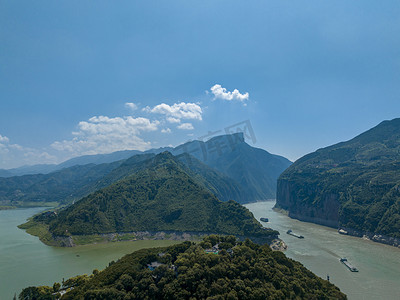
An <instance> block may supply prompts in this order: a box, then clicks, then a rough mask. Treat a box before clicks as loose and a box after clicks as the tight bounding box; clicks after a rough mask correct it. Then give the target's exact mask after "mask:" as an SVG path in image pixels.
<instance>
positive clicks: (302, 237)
mask: <svg viewBox="0 0 400 300" xmlns="http://www.w3.org/2000/svg"><path fill="white" fill-rule="evenodd" d="M286 233H287V234H289V235H292V236H294V237H297V238H298V239H304V236H302V235H299V234H297V233H294V232H293V231H292V229H289V230H288V231H287V232H286Z"/></svg>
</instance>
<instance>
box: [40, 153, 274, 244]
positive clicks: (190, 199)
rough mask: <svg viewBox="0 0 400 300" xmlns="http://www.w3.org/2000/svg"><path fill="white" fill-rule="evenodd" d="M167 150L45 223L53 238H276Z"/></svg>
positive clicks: (245, 210)
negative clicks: (147, 234)
mask: <svg viewBox="0 0 400 300" xmlns="http://www.w3.org/2000/svg"><path fill="white" fill-rule="evenodd" d="M185 168H186V167H185V166H184V165H183V164H182V163H180V162H179V160H178V159H176V158H175V157H174V156H173V155H171V154H170V153H169V152H164V153H161V154H159V155H157V156H155V157H153V158H151V159H149V160H146V161H144V162H143V164H142V167H141V168H139V170H138V171H137V172H136V173H135V174H134V175H131V176H129V177H127V178H124V179H122V180H119V181H117V182H116V183H113V184H111V185H110V186H108V187H106V188H103V189H101V190H99V191H97V192H94V193H92V194H90V195H89V196H87V197H85V198H83V199H81V200H80V201H78V202H76V203H75V204H74V205H71V206H70V207H68V208H66V209H64V210H61V211H60V212H59V214H58V216H57V217H54V215H53V216H52V218H49V219H46V218H45V217H44V216H43V215H40V216H38V217H36V220H37V221H40V222H46V223H47V224H48V226H49V231H50V232H51V233H52V234H53V235H55V236H68V235H88V234H99V233H115V232H132V231H161V230H162V231H180V232H185V231H194V232H210V233H224V234H234V235H242V236H263V237H269V236H270V237H272V236H276V235H277V234H278V233H277V232H276V231H273V230H267V229H263V228H262V226H261V224H260V223H259V222H258V221H257V220H255V219H254V217H253V215H252V214H251V212H250V211H249V210H248V209H246V208H245V207H243V206H241V205H240V204H238V203H236V202H234V201H228V202H222V201H219V200H218V199H217V198H216V197H215V196H214V195H213V194H212V193H211V192H210V191H209V190H208V189H206V188H205V187H204V186H203V185H202V184H201V183H199V182H198V181H196V179H195V178H193V177H192V176H190V174H188V173H187V172H186V171H185Z"/></svg>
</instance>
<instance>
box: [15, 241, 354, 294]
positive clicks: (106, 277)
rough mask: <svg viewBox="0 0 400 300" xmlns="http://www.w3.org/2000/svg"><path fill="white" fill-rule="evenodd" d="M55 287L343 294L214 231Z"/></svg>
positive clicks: (281, 259)
mask: <svg viewBox="0 0 400 300" xmlns="http://www.w3.org/2000/svg"><path fill="white" fill-rule="evenodd" d="M212 246H214V250H213V251H214V252H212V253H211V252H210V251H207V249H209V248H211V247H212ZM61 288H62V291H64V292H65V291H67V293H66V294H64V295H63V296H62V298H61V299H62V300H69V299H113V300H122V299H124V300H126V299H243V300H246V299H321V300H322V299H346V296H345V295H344V294H343V293H341V292H340V290H339V289H338V288H337V287H336V286H334V285H333V284H331V283H329V282H328V281H326V280H323V279H321V278H319V277H317V276H315V275H314V274H313V273H312V272H310V271H309V270H307V269H306V268H304V267H303V266H302V265H301V264H300V263H298V262H296V261H294V260H291V259H289V258H287V257H286V256H285V255H284V254H283V253H281V252H273V251H272V250H271V249H270V248H269V247H268V245H264V246H260V245H257V244H254V243H252V242H251V241H250V240H246V241H245V242H237V241H236V239H235V237H233V236H227V237H221V236H215V235H213V236H209V237H206V238H205V239H204V241H203V242H202V243H200V244H193V243H190V242H185V243H182V244H178V245H175V246H170V247H165V248H153V249H145V250H139V251H136V252H134V253H132V254H129V255H126V256H124V257H123V258H121V259H120V260H119V261H118V262H116V263H113V264H110V266H109V267H108V268H106V269H105V270H104V271H102V272H99V273H98V272H97V271H96V272H94V275H91V276H86V275H82V276H77V277H74V278H70V279H68V280H66V281H65V282H64V283H63V286H62V287H61ZM71 288H73V289H71ZM58 291H60V285H59V284H55V285H54V288H52V287H29V288H26V289H24V290H23V291H22V292H21V294H20V296H19V298H20V299H52V297H54V298H55V297H57V292H58ZM32 295H35V297H36V298H32ZM40 297H43V298H40ZM46 297H47V298H46Z"/></svg>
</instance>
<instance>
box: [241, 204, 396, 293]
mask: <svg viewBox="0 0 400 300" xmlns="http://www.w3.org/2000/svg"><path fill="white" fill-rule="evenodd" d="M274 205H275V201H268V202H258V203H253V204H248V205H246V207H247V208H248V209H249V210H250V211H251V212H252V213H253V214H254V216H255V217H256V218H257V219H258V220H259V219H260V217H267V218H269V222H268V223H264V222H262V224H263V225H264V226H266V227H271V228H273V229H276V230H278V231H279V232H280V233H281V235H280V238H281V239H283V240H284V241H285V243H286V244H287V245H288V250H287V251H286V252H285V253H286V255H287V256H288V257H290V258H293V259H295V260H297V261H300V262H301V263H302V264H303V265H304V266H305V267H307V268H308V269H309V270H311V271H312V272H314V273H315V274H317V275H318V276H320V277H321V278H324V279H326V278H327V275H328V274H329V277H330V281H331V282H332V283H334V284H335V285H336V286H338V287H339V288H340V290H341V291H343V292H344V293H346V294H347V295H348V298H349V299H350V300H352V299H400V249H398V248H395V247H392V246H387V245H383V244H378V243H375V242H371V241H368V240H363V239H360V238H356V237H351V236H345V235H340V234H338V233H337V230H334V229H330V228H327V227H323V226H319V225H316V224H312V223H306V222H300V221H298V220H293V219H291V218H289V217H287V216H286V215H284V214H282V213H278V212H275V211H273V210H272V208H273V206H274ZM289 229H292V230H293V232H295V233H298V234H300V235H303V236H304V239H298V238H296V237H293V236H290V235H287V234H286V231H288V230H289ZM341 257H346V258H347V259H348V260H349V262H350V263H351V264H352V265H354V266H355V267H357V268H358V269H359V272H358V273H352V272H350V271H349V270H348V269H347V268H346V267H345V266H344V265H343V264H342V263H340V262H339V259H340V258H341Z"/></svg>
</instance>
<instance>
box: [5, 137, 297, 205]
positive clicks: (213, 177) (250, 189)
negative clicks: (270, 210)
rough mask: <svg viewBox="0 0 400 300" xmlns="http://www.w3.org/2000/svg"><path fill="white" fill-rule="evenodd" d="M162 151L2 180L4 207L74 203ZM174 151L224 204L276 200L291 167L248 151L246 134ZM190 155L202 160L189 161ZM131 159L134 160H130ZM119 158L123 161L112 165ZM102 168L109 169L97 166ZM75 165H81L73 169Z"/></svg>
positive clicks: (104, 157) (113, 156) (103, 157)
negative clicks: (278, 185)
mask: <svg viewBox="0 0 400 300" xmlns="http://www.w3.org/2000/svg"><path fill="white" fill-rule="evenodd" d="M215 149H219V150H220V151H215ZM203 150H204V151H203ZM160 151H162V149H151V150H149V151H146V153H144V154H137V151H136V152H135V151H120V152H116V153H113V154H108V155H95V156H84V157H79V158H75V159H71V160H69V161H67V162H65V163H63V164H61V165H58V166H57V168H61V167H62V169H61V170H58V171H54V172H52V173H49V174H35V175H24V176H14V177H7V178H5V177H0V205H10V206H24V205H27V203H29V204H30V205H34V204H35V203H40V204H43V202H59V203H62V204H68V203H71V202H72V201H73V200H78V199H80V198H82V197H84V196H87V195H88V194H90V193H92V192H94V191H96V190H98V189H100V188H103V187H106V186H108V185H110V184H112V183H114V182H116V181H117V180H120V179H122V178H124V177H126V176H129V175H131V174H133V173H134V172H135V170H136V167H137V163H139V162H140V161H142V160H144V159H146V158H148V157H152V156H154V155H155V154H157V153H159V152H160ZM171 151H172V153H173V154H174V155H177V156H180V155H181V156H180V160H181V161H182V162H183V163H184V164H185V165H186V167H187V168H189V169H191V170H192V172H194V173H196V174H198V175H195V176H197V178H198V180H201V181H203V184H204V185H205V186H206V187H207V188H209V189H210V190H211V191H212V192H213V193H214V194H215V195H216V196H217V197H218V198H219V199H220V200H223V201H227V200H235V201H236V202H239V203H248V202H253V201H257V200H263V199H268V198H275V189H276V179H277V178H278V176H279V174H280V173H281V172H282V171H283V170H284V169H285V168H286V167H287V166H289V165H290V162H289V161H288V160H287V159H285V158H283V157H280V156H276V155H271V154H269V153H268V152H266V151H264V150H261V149H257V148H253V147H251V146H249V145H248V144H246V143H245V142H244V138H243V135H242V134H234V135H225V136H219V137H216V138H213V139H211V140H210V141H208V142H206V143H203V142H199V141H195V142H191V143H187V144H184V145H182V146H179V147H177V148H174V149H171ZM188 153H189V154H190V155H195V156H196V157H197V159H198V160H196V159H193V158H189V156H187V154H188ZM129 154H134V156H132V157H129V158H126V156H127V155H129ZM121 157H123V158H124V159H122V160H119V161H115V162H111V163H110V162H109V161H110V160H112V159H117V158H118V159H119V158H121ZM85 162H86V163H87V162H90V164H84V163H85ZM100 162H107V163H102V164H97V163H100ZM74 163H76V164H77V165H75V166H71V164H74ZM82 164H84V165H82ZM207 166H208V167H207ZM53 167H54V166H53ZM32 168H33V167H32ZM32 168H31V169H32ZM33 169H35V168H33ZM36 169H37V168H36ZM3 173H4V174H9V172H3ZM0 176H1V174H0ZM200 177H202V179H200Z"/></svg>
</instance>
